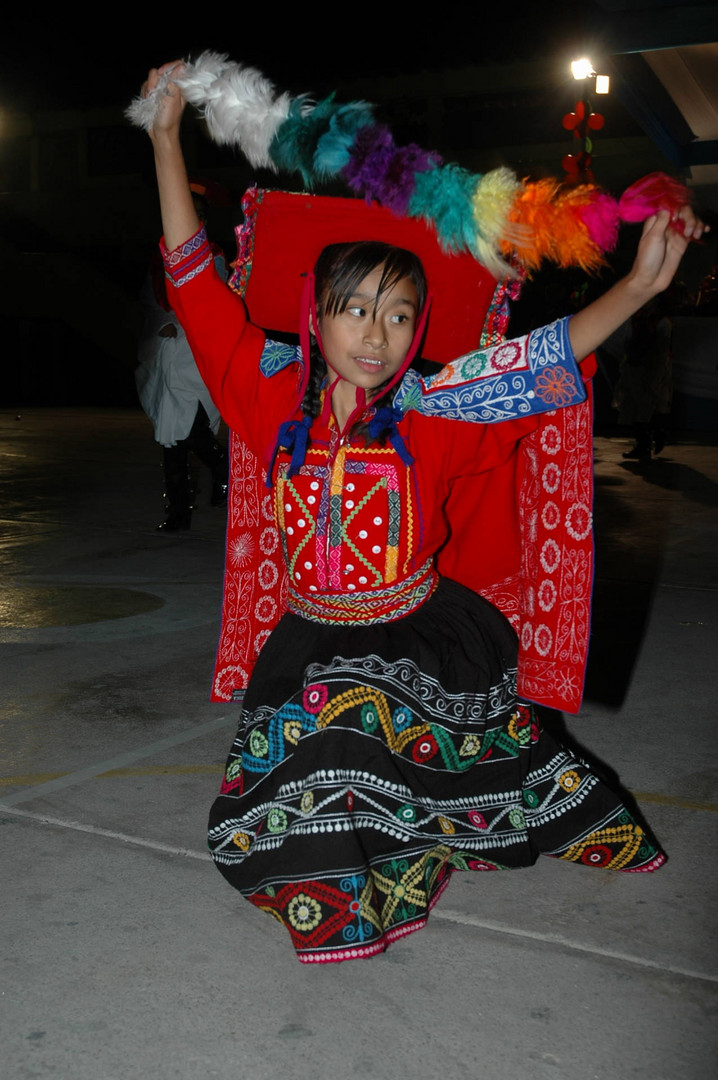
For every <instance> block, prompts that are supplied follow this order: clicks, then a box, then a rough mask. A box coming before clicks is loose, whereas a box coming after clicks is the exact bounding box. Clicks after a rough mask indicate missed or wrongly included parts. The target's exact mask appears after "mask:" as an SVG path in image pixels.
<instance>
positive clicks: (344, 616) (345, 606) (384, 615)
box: [287, 560, 439, 626]
mask: <svg viewBox="0 0 718 1080" xmlns="http://www.w3.org/2000/svg"><path fill="white" fill-rule="evenodd" d="M438 583H439V576H438V574H437V573H436V570H435V569H434V564H433V562H432V561H431V560H430V561H429V562H426V563H424V565H423V566H422V567H420V569H419V570H417V571H416V572H415V573H413V574H412V575H411V576H410V577H408V578H404V579H403V580H402V581H398V582H395V583H394V584H392V585H386V586H384V587H382V588H381V589H371V590H366V591H365V592H354V593H315V594H313V595H311V596H310V595H307V594H304V593H299V592H297V591H296V589H294V588H293V587H292V586H290V587H289V594H288V600H287V607H288V609H289V611H290V612H291V613H292V614H293V615H299V616H301V617H302V618H304V619H309V620H310V621H311V622H318V623H324V624H327V625H331V624H334V623H344V624H345V625H347V626H352V625H354V626H374V625H376V624H378V623H384V622H389V621H391V620H394V619H401V618H404V616H406V615H409V614H411V612H412V611H416V609H417V608H419V607H421V605H422V604H423V603H424V602H425V601H426V600H428V599H429V597H430V596H431V594H432V593H433V591H434V589H435V588H436V586H437V585H438Z"/></svg>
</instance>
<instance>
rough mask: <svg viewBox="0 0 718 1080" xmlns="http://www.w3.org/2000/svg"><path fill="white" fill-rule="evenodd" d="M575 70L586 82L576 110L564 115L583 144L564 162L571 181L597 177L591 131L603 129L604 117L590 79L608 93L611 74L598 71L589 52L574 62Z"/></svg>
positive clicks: (568, 127) (599, 90) (578, 78)
mask: <svg viewBox="0 0 718 1080" xmlns="http://www.w3.org/2000/svg"><path fill="white" fill-rule="evenodd" d="M571 74H572V75H573V77H574V79H576V81H577V82H581V83H583V86H582V94H581V100H580V101H578V102H577V103H576V106H575V108H574V111H573V112H572V113H567V114H566V115H565V116H564V118H563V121H562V124H563V126H564V128H565V129H566V130H567V131H572V132H573V136H574V138H575V139H579V140H580V141H581V144H582V145H581V149H580V151H579V153H578V154H566V155H565V157H564V158H563V161H562V162H561V164H562V166H563V170H564V172H565V173H566V179H567V180H568V181H569V182H570V183H587V182H588V183H590V182H591V181H593V173H592V172H591V168H590V166H591V155H592V153H593V140H592V138H591V132H593V131H600V130H601V128H602V127H603V125H604V118H603V116H602V115H601V114H600V113H595V112H592V111H591V100H590V97H589V93H588V87H589V80H593V82H594V87H595V91H596V93H597V94H607V93H608V86H609V78H608V75H598V74H597V73H596V70H595V68H594V66H593V64H592V63H591V61H590V60H589V58H588V57H587V56H583V57H581V58H580V59H579V60H573V61H572V62H571Z"/></svg>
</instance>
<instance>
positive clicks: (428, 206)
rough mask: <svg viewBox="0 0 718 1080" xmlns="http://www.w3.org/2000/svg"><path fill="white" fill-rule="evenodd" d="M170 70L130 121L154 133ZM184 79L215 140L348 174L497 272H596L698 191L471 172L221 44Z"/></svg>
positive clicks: (355, 187) (658, 178)
mask: <svg viewBox="0 0 718 1080" xmlns="http://www.w3.org/2000/svg"><path fill="white" fill-rule="evenodd" d="M171 79H173V71H167V72H165V73H164V75H163V76H162V77H161V78H160V82H159V84H158V86H157V88H156V90H155V91H153V93H152V94H151V95H150V96H149V97H147V98H136V99H135V101H133V103H132V105H131V106H130V107H129V109H128V110H127V116H128V118H129V119H130V120H131V121H132V123H134V124H136V125H137V126H139V127H143V128H145V130H147V131H149V130H151V128H152V124H153V121H154V118H155V115H156V112H157V108H158V106H159V100H160V97H161V95H162V94H163V93H166V88H167V84H168V82H169V81H170V80H171ZM174 81H176V83H177V85H178V86H179V87H180V89H181V90H182V93H183V94H184V95H185V97H186V98H187V100H188V101H190V102H191V103H192V104H194V105H196V106H197V107H198V108H199V109H200V110H201V111H202V114H203V116H204V118H205V120H206V122H207V126H208V129H209V132H210V135H211V136H212V138H213V139H214V140H215V141H216V142H218V143H220V144H229V145H234V146H238V147H239V149H240V150H241V151H242V153H243V154H244V155H245V156H246V158H247V160H248V161H249V162H250V164H252V165H254V166H256V167H264V168H269V169H273V170H274V171H276V172H280V171H284V172H298V173H299V174H300V175H301V177H302V181H303V183H304V185H305V186H306V187H307V188H309V189H313V188H314V187H316V185H317V184H320V183H322V182H323V181H327V180H336V179H339V180H343V181H344V182H345V183H346V184H347V185H348V187H349V188H351V190H352V191H355V192H357V193H358V194H361V195H364V197H365V198H366V200H367V201H375V202H377V203H379V204H380V205H381V206H385V207H387V208H388V209H390V210H392V211H393V212H394V213H396V214H398V215H400V216H408V217H411V218H420V219H423V220H425V221H426V222H428V223H429V224H430V225H432V226H433V228H434V229H435V230H436V233H437V236H438V238H439V241H440V243H441V245H442V247H443V248H444V249H445V250H447V251H468V252H470V253H471V254H472V255H473V256H474V258H476V259H478V260H479V262H481V263H482V264H483V265H484V266H485V267H486V268H487V269H488V270H489V271H490V272H491V273H492V274H493V275H494V276H495V277H497V278H502V277H505V276H507V275H510V274H513V273H514V272H515V271H514V270H513V269H512V267H511V266H510V265H509V263H508V262H507V259H510V260H512V261H515V262H517V263H518V264H519V265H522V266H524V267H526V268H528V269H533V268H535V267H537V266H539V265H540V264H541V263H542V262H544V261H546V260H548V261H551V262H554V263H557V264H558V265H559V266H580V267H582V268H583V269H584V270H595V269H596V268H598V267H599V266H601V265H602V263H603V261H604V255H605V253H606V252H607V251H610V250H612V249H613V247H615V244H616V238H617V235H618V227H619V224H620V222H621V221H631V222H635V221H643V220H645V219H646V218H647V217H649V216H650V215H651V214H652V213H655V211H656V210H658V209H669V210H671V211H675V210H677V209H678V207H680V206H681V205H683V204H684V203H686V202H688V201H689V200H690V193H689V192H688V190H687V189H686V188H685V187H683V185H682V184H680V183H678V182H677V181H675V180H672V179H671V178H670V177H668V176H664V175H663V174H661V173H655V174H653V175H652V176H651V177H647V178H646V179H645V180H642V181H639V182H638V184H635V185H633V187H631V188H629V189H628V190H627V191H626V192H625V193H624V194H623V196H622V197H621V199H620V201H616V200H615V199H613V198H612V197H611V196H610V195H608V194H606V193H605V192H602V191H601V190H599V189H598V188H596V187H594V186H593V185H591V184H584V185H580V186H573V187H568V188H567V187H563V186H561V185H560V184H559V183H558V182H557V181H553V180H540V181H538V182H537V183H532V182H527V181H524V182H522V181H520V180H518V178H517V177H516V176H515V175H514V173H513V172H512V171H511V170H510V169H508V168H505V167H502V168H498V169H494V170H492V171H491V172H488V173H485V174H483V175H482V174H480V173H471V172H468V171H467V170H466V169H462V168H461V167H459V166H458V165H455V164H450V163H449V164H447V163H444V162H443V161H442V159H441V158H440V156H439V155H438V154H436V153H434V152H431V151H426V150H422V148H421V147H419V146H416V145H415V144H413V143H410V144H409V145H408V146H397V145H396V143H395V142H394V138H393V136H392V134H391V132H390V131H389V129H388V128H387V127H385V126H384V125H381V124H377V122H376V120H375V118H374V111H373V107H372V106H371V105H369V104H368V103H366V102H364V101H354V102H350V103H348V104H342V103H340V102H337V101H336V100H335V96H334V95H331V96H330V97H328V98H326V99H325V100H323V101H319V102H314V101H312V100H311V99H310V98H309V97H308V96H307V95H301V96H300V97H296V98H292V97H290V96H289V95H288V94H286V93H285V94H278V93H277V91H276V90H275V88H274V86H273V84H272V83H271V82H270V81H269V80H268V79H266V78H265V77H264V76H263V75H262V74H261V73H260V72H258V71H256V70H255V69H253V68H250V67H243V66H242V65H241V64H238V63H235V62H234V61H230V60H229V59H228V58H227V57H226V56H224V55H221V54H219V53H214V52H205V53H202V55H201V56H200V57H199V59H198V60H197V61H196V63H188V64H186V65H185V66H184V68H183V70H182V71H181V73H178V75H177V78H176V79H174Z"/></svg>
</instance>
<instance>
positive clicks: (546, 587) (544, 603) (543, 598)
mask: <svg viewBox="0 0 718 1080" xmlns="http://www.w3.org/2000/svg"><path fill="white" fill-rule="evenodd" d="M557 596H558V593H557V591H556V586H555V585H554V583H553V581H551V578H544V580H543V581H542V582H541V584H540V585H539V590H538V602H539V607H540V608H541V610H542V611H550V610H551V608H552V607H553V606H554V604H555V603H556V597H557Z"/></svg>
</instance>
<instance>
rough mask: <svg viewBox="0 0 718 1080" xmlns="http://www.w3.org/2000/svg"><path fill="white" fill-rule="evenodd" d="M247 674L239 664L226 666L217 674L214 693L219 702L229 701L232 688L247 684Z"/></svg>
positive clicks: (232, 691)
mask: <svg viewBox="0 0 718 1080" xmlns="http://www.w3.org/2000/svg"><path fill="white" fill-rule="evenodd" d="M247 678H248V676H247V672H246V671H245V669H244V668H243V667H241V665H240V664H228V665H227V667H223V668H222V669H221V671H218V672H217V677H216V679H215V680H214V693H215V696H216V697H218V698H219V699H220V700H221V701H231V700H232V694H233V693H234V688H235V687H236V686H242V685H245V686H246V684H247Z"/></svg>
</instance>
